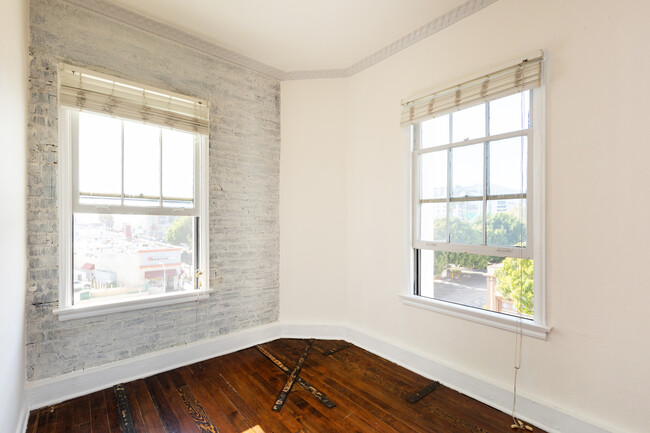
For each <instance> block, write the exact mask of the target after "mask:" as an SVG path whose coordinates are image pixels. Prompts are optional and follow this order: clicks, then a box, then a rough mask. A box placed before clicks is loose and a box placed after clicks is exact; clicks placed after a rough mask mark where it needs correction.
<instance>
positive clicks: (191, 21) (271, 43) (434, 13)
mask: <svg viewBox="0 0 650 433" xmlns="http://www.w3.org/2000/svg"><path fill="white" fill-rule="evenodd" d="M466 1H467V0H318V1H317V0H182V1H179V0H111V2H112V3H115V4H117V5H119V6H121V7H123V8H124V9H128V10H131V11H133V12H136V13H138V14H140V15H144V16H146V17H149V18H151V19H154V20H156V21H159V22H161V23H163V24H166V25H168V26H171V27H174V28H176V29H179V30H182V31H184V32H187V33H190V34H192V35H194V36H197V37H199V38H201V39H203V40H205V41H208V42H211V43H213V44H216V45H218V46H221V47H223V48H226V49H229V50H232V51H234V52H236V53H239V54H242V55H244V56H247V57H250V58H252V59H255V60H257V61H259V62H262V63H264V64H266V65H269V66H272V67H274V68H277V69H279V70H282V71H308V70H331V69H345V68H348V67H350V66H351V65H353V64H354V63H356V62H358V61H360V60H362V59H363V58H365V57H367V56H369V55H371V54H373V53H375V52H377V51H379V50H381V49H382V48H384V47H386V46H387V45H389V44H391V43H392V42H395V41H397V40H398V39H400V38H402V37H403V36H405V35H406V34H408V33H409V32H411V31H413V30H415V29H417V28H419V27H421V26H423V25H425V24H427V23H429V22H431V21H433V20H435V19H436V18H438V17H440V16H442V15H444V14H445V13H447V12H448V11H450V10H451V9H453V8H455V7H458V6H459V5H461V4H463V3H465V2H466Z"/></svg>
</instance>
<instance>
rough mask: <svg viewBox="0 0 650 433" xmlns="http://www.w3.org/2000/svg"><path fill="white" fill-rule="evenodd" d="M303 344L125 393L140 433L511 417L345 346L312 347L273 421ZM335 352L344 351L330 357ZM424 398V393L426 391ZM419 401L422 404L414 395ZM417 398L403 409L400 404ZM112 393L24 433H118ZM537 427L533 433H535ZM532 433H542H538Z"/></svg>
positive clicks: (449, 425) (430, 424)
mask: <svg viewBox="0 0 650 433" xmlns="http://www.w3.org/2000/svg"><path fill="white" fill-rule="evenodd" d="M305 345H306V342H305V340H300V339H280V340H275V341H271V342H268V343H264V345H263V347H264V349H265V350H267V351H268V352H269V353H272V354H273V356H274V357H275V358H277V360H278V361H280V363H281V364H284V367H285V368H284V369H281V368H278V365H277V364H278V363H275V364H274V363H273V362H271V361H269V358H267V357H266V356H265V355H264V354H262V353H261V352H260V351H259V350H257V349H256V348H255V347H251V348H248V349H244V350H240V351H238V352H235V353H231V354H228V355H224V356H221V357H217V358H212V359H209V360H206V361H202V362H199V363H196V364H192V365H189V366H186V367H182V368H178V369H175V370H171V371H168V372H165V373H161V374H157V375H155V376H152V377H149V378H146V379H139V380H136V381H133V382H128V383H126V384H124V392H125V395H126V400H127V401H128V403H129V407H130V412H131V416H132V421H133V427H134V431H135V432H137V433H500V432H506V431H510V424H512V420H511V418H510V416H509V415H507V414H505V413H503V412H500V411H498V410H495V409H493V408H490V407H489V406H487V405H485V404H483V403H481V402H479V401H476V400H473V399H471V398H469V397H467V396H465V395H463V394H461V393H459V392H457V391H454V390H452V389H450V388H447V387H446V386H444V384H441V385H439V386H437V387H435V390H433V391H432V392H430V393H426V394H425V391H428V390H430V389H432V388H433V387H431V386H430V387H429V388H428V389H427V386H428V385H431V384H432V379H431V378H425V377H422V376H420V375H418V374H416V373H414V372H412V371H409V370H407V369H405V368H403V367H400V366H398V365H396V364H394V363H392V362H390V361H387V360H385V359H382V358H379V357H377V356H375V355H373V354H372V353H370V352H367V351H365V350H363V349H361V348H359V347H356V346H354V345H347V344H346V342H344V341H341V340H317V341H315V342H314V345H313V349H314V350H311V352H310V353H309V356H308V357H307V358H306V359H305V361H304V363H303V365H302V368H301V369H300V371H299V372H297V373H296V376H295V381H296V382H300V381H306V382H308V383H310V384H311V385H313V387H314V388H316V389H318V390H319V391H321V392H322V393H323V394H325V395H327V396H328V398H329V399H331V400H332V401H335V402H336V406H335V407H332V408H328V407H326V406H325V405H323V404H322V403H321V402H320V401H319V400H318V399H317V398H315V396H314V395H313V394H312V393H310V392H309V391H308V390H306V389H305V388H303V387H302V386H298V384H296V385H295V386H293V388H292V389H291V393H290V394H289V395H288V397H287V399H286V401H285V403H284V406H283V409H282V411H280V412H274V411H272V407H273V404H274V402H275V400H276V397H277V396H278V392H279V391H280V390H281V389H282V388H283V386H284V385H285V384H286V382H287V371H290V370H289V369H291V370H293V369H294V368H295V367H296V363H297V360H298V359H299V358H300V356H301V355H302V354H303V353H304V351H305ZM336 349H340V350H336ZM423 390H424V391H423ZM419 391H422V392H421V393H420V394H419V395H417V393H418V392H419ZM413 395H416V396H417V397H420V398H419V399H417V401H415V400H416V399H414V401H415V402H414V403H409V402H408V401H407V400H406V397H408V396H413ZM118 407H119V405H118V403H117V400H116V397H115V392H114V390H113V389H112V388H109V389H106V390H102V391H98V392H95V393H92V394H89V395H86V396H83V397H78V398H75V399H71V400H69V401H67V402H63V403H60V404H57V405H54V406H48V407H46V408H42V409H37V410H34V411H31V412H30V415H29V419H28V425H27V432H26V433H116V432H119V433H124V432H122V428H121V423H120V417H119V416H118V415H119V412H118ZM533 427H534V426H533ZM534 432H535V433H544V431H543V430H540V429H538V428H536V427H534Z"/></svg>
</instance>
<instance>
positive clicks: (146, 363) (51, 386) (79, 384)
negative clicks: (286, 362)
mask: <svg viewBox="0 0 650 433" xmlns="http://www.w3.org/2000/svg"><path fill="white" fill-rule="evenodd" d="M280 329H281V327H280V325H279V324H278V323H274V324H271V325H265V326H260V327H257V328H253V329H249V330H246V331H242V332H236V333H233V334H228V335H224V336H223V337H218V338H214V339H211V340H206V341H200V342H196V343H192V344H188V345H185V346H180V347H174V348H171V349H166V350H161V351H159V352H154V353H150V354H146V355H142V356H138V357H135V358H130V359H126V360H123V361H117V362H112V363H110V364H106V365H102V366H99V367H93V368H89V369H87V370H83V371H75V372H73V373H68V374H63V375H61V376H57V377H54V378H49V379H41V380H35V381H30V382H27V386H26V391H25V392H26V405H27V407H28V408H29V410H33V409H37V408H40V407H44V406H48V405H51V404H55V403H60V402H62V401H65V400H69V399H71V398H75V397H79V396H81V395H85V394H89V393H91V392H95V391H99V390H101V389H106V388H109V387H111V386H113V385H116V384H118V383H122V382H130V381H132V380H136V379H141V378H143V377H149V376H152V375H154V374H157V373H162V372H163V371H168V370H173V369H174V368H178V367H182V366H184V365H188V364H192V363H195V362H199V361H203V360H205V359H209V358H214V357H216V356H221V355H225V354H227V353H232V352H236V351H238V350H241V349H246V348H247V347H251V346H254V345H256V344H260V343H265V342H267V341H271V340H275V339H277V338H281V335H280Z"/></svg>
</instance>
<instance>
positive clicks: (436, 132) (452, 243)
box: [403, 57, 547, 337]
mask: <svg viewBox="0 0 650 433" xmlns="http://www.w3.org/2000/svg"><path fill="white" fill-rule="evenodd" d="M541 61H542V60H541V57H540V58H535V59H533V60H527V61H524V62H522V63H520V64H518V65H515V66H513V67H511V68H506V69H504V70H501V71H498V72H496V73H494V74H489V75H487V76H484V77H482V78H480V79H478V80H474V81H470V82H467V83H464V84H461V85H459V86H456V87H454V88H451V89H448V90H445V91H442V92H438V93H435V94H433V95H428V96H426V97H425V98H421V99H418V100H415V101H411V102H409V103H407V104H406V106H405V110H404V111H403V123H404V124H406V125H408V127H409V132H410V134H409V136H410V143H409V144H410V152H411V161H412V175H413V178H412V197H413V201H412V209H411V211H412V263H413V264H412V269H413V272H412V275H413V277H412V280H413V281H412V282H413V293H412V295H411V296H407V297H405V302H406V303H410V304H417V305H419V306H422V305H424V306H428V307H430V308H431V309H434V310H436V311H442V312H447V313H449V314H452V315H456V316H460V317H466V318H469V319H472V320H476V321H480V322H484V323H490V324H496V326H499V327H504V328H507V329H513V327H515V326H516V323H517V322H518V321H519V322H523V323H525V324H527V325H529V326H528V330H529V331H530V332H529V333H531V334H540V333H541V334H544V335H543V336H544V337H545V332H546V331H547V328H545V326H544V308H543V307H544V306H543V303H544V295H543V278H542V276H543V263H542V257H543V254H542V246H543V245H542V244H543V242H542V228H543V227H542V222H541V221H542V200H543V189H542V183H543V175H542V162H543V149H542V144H543V143H542V140H541V139H540V136H541V128H542V125H541V120H540V119H541V109H540V107H541V104H540V103H539V102H540V101H538V99H540V98H541V94H540V92H539V86H540V84H541ZM538 111H539V113H538Z"/></svg>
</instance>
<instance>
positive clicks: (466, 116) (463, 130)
mask: <svg viewBox="0 0 650 433" xmlns="http://www.w3.org/2000/svg"><path fill="white" fill-rule="evenodd" d="M451 121H452V137H451V141H452V142H453V143H458V142H459V141H464V140H473V139H475V138H480V137H485V104H481V105H476V106H474V107H469V108H465V109H464V110H460V111H456V112H455V113H452V118H451Z"/></svg>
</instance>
